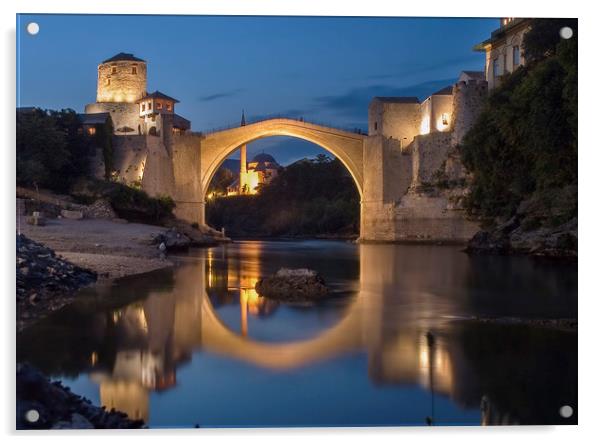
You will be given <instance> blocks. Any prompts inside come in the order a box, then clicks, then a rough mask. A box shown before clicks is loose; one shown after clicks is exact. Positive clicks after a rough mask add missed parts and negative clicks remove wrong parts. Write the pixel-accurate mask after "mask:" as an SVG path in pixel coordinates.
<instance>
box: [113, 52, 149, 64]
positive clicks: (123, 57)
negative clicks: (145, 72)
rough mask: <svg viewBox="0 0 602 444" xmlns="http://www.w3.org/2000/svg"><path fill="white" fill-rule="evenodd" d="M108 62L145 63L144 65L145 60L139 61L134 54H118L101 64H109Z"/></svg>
mask: <svg viewBox="0 0 602 444" xmlns="http://www.w3.org/2000/svg"><path fill="white" fill-rule="evenodd" d="M109 62H145V63H146V60H142V59H139V58H138V57H136V56H134V54H130V53H127V52H120V53H119V54H115V55H114V56H113V57H111V58H110V59H106V60H104V61H103V62H102V63H109Z"/></svg>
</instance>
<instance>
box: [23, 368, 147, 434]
mask: <svg viewBox="0 0 602 444" xmlns="http://www.w3.org/2000/svg"><path fill="white" fill-rule="evenodd" d="M16 420H17V429H18V430H23V429H138V428H141V427H143V426H144V422H143V421H140V420H130V419H128V417H127V415H126V414H125V413H122V412H118V411H115V410H111V411H107V410H105V408H104V407H96V406H94V405H92V403H91V402H90V401H89V400H87V399H86V398H82V397H81V396H78V395H76V394H74V393H72V392H71V390H70V389H69V388H68V387H65V386H63V385H62V384H61V383H60V382H51V381H50V380H49V379H48V378H47V377H46V376H44V375H43V374H42V373H41V372H40V371H38V370H37V369H35V368H34V367H32V366H30V365H27V364H19V365H17V418H16Z"/></svg>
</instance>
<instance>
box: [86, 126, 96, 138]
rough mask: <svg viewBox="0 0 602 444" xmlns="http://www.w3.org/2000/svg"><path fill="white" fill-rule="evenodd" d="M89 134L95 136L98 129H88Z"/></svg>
mask: <svg viewBox="0 0 602 444" xmlns="http://www.w3.org/2000/svg"><path fill="white" fill-rule="evenodd" d="M88 134H89V135H91V136H93V135H94V134H96V128H94V127H93V126H91V127H90V128H88Z"/></svg>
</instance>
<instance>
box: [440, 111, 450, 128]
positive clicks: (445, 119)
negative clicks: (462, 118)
mask: <svg viewBox="0 0 602 444" xmlns="http://www.w3.org/2000/svg"><path fill="white" fill-rule="evenodd" d="M441 123H443V125H449V115H448V114H447V113H443V114H442V115H441Z"/></svg>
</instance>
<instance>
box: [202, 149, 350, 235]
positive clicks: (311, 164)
mask: <svg viewBox="0 0 602 444" xmlns="http://www.w3.org/2000/svg"><path fill="white" fill-rule="evenodd" d="M206 211H207V221H208V223H209V224H210V225H211V226H213V227H214V228H218V229H219V228H222V227H224V228H225V229H226V233H227V235H229V236H234V237H245V236H251V237H252V236H257V237H262V236H355V235H357V234H358V233H359V211H360V204H359V194H358V191H357V187H356V185H355V183H354V181H353V179H352V177H351V176H350V174H349V172H348V171H347V169H346V168H345V167H344V166H343V164H342V163H341V162H340V161H339V160H336V159H330V158H328V157H327V156H324V155H318V156H317V157H316V158H315V159H311V160H308V159H304V160H301V161H298V162H295V163H294V164H292V165H289V166H288V167H286V168H283V169H282V170H281V171H280V172H279V174H278V176H277V177H275V178H274V179H273V180H272V182H270V183H269V184H265V185H262V186H261V189H260V191H259V194H257V195H254V196H248V195H245V196H230V197H218V198H216V199H214V200H211V201H210V202H209V203H208V204H207V207H206Z"/></svg>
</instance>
